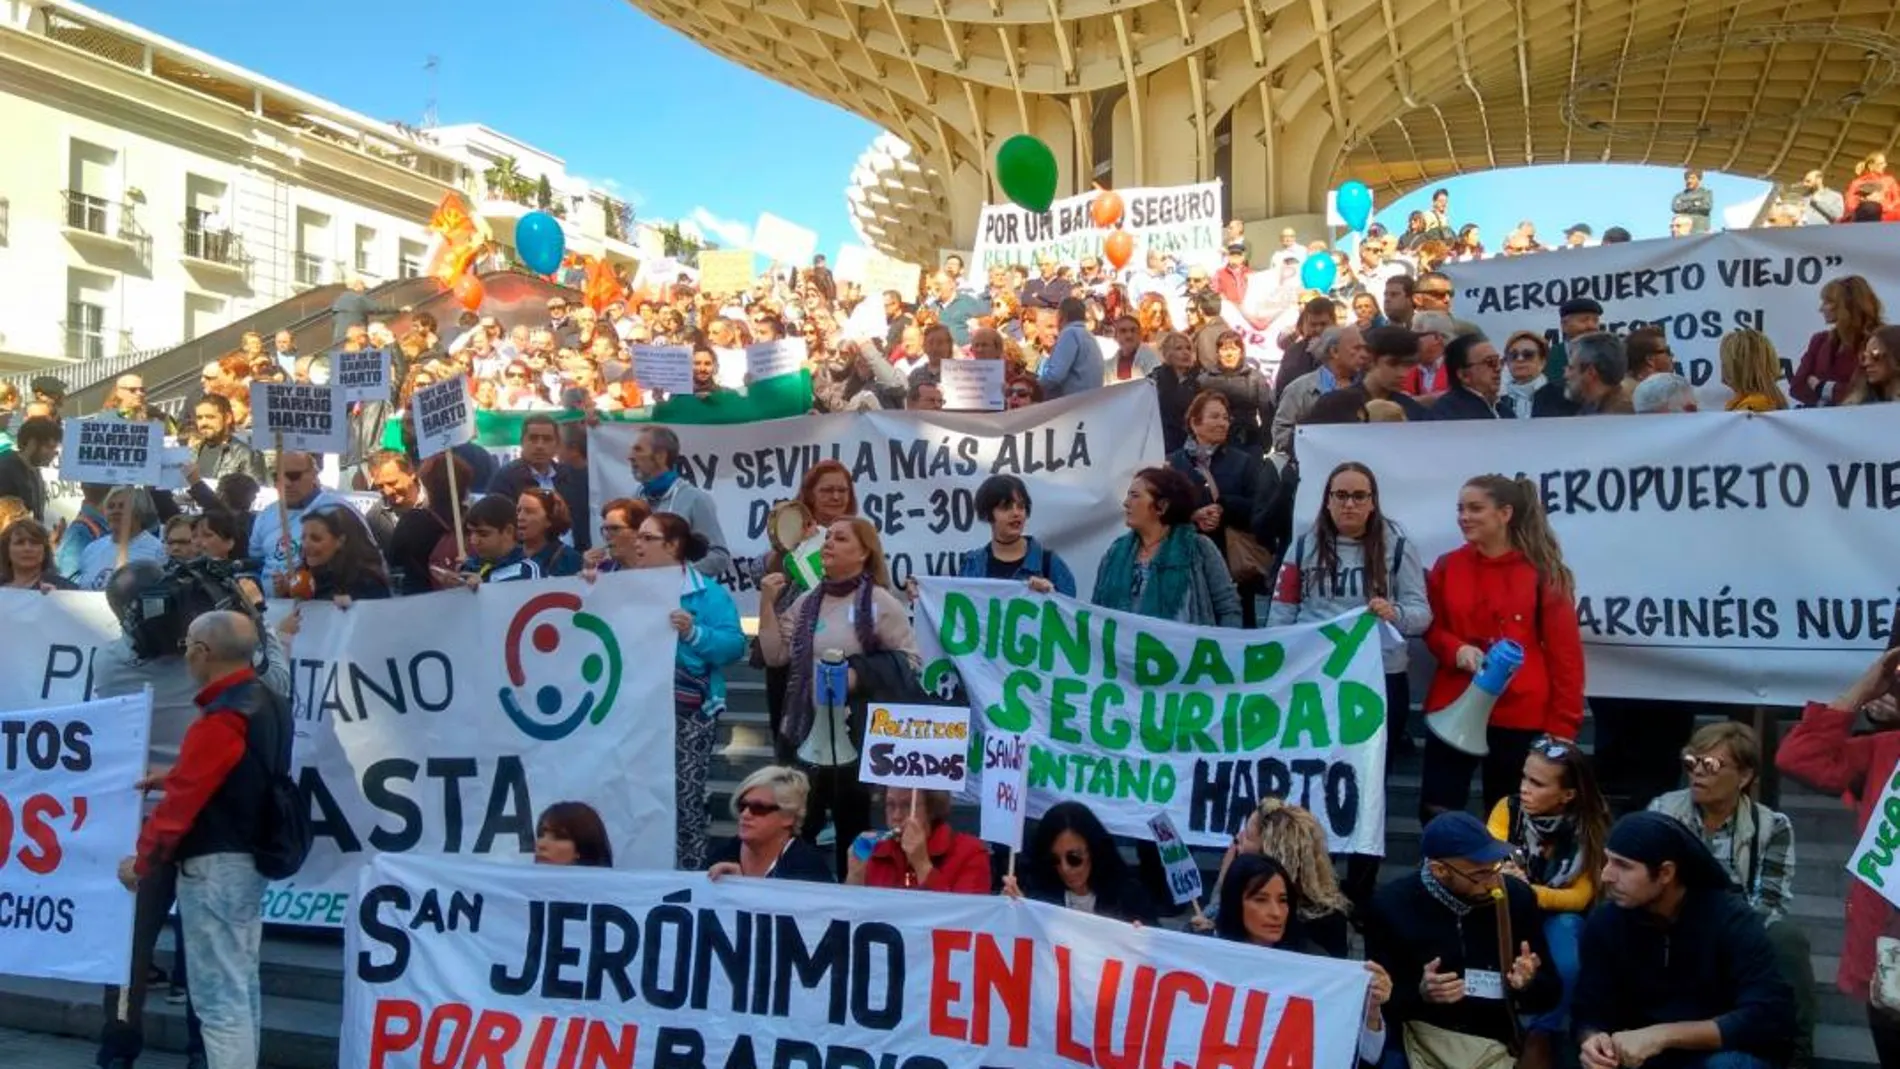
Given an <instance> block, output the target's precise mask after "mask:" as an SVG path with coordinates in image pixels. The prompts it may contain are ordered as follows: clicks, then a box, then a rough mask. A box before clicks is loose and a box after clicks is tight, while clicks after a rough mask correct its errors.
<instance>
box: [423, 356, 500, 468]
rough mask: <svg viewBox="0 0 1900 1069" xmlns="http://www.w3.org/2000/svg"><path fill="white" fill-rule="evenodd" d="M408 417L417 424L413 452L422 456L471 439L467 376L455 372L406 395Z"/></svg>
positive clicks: (472, 412) (472, 418) (471, 409)
mask: <svg viewBox="0 0 1900 1069" xmlns="http://www.w3.org/2000/svg"><path fill="white" fill-rule="evenodd" d="M409 419H410V422H411V423H413V424H414V425H415V428H416V455H417V456H420V457H422V458H423V459H424V460H427V459H428V458H430V457H432V456H434V455H436V454H437V453H440V452H442V451H443V450H445V449H453V448H455V447H456V446H458V445H461V444H462V443H463V442H467V441H472V440H473V439H474V437H475V406H474V405H473V404H472V403H470V400H469V396H468V376H466V375H457V376H455V377H454V378H452V379H447V380H444V381H442V382H438V383H434V384H432V385H429V386H424V387H422V388H421V389H419V390H417V391H416V392H415V393H414V394H412V395H411V396H410V398H409ZM517 440H518V439H517ZM451 478H453V473H451Z"/></svg>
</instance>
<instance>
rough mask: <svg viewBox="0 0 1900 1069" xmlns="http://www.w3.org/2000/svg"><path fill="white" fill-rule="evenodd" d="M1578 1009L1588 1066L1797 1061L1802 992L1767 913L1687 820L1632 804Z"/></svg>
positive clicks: (1618, 834) (1695, 1067) (1764, 1066)
mask: <svg viewBox="0 0 1900 1069" xmlns="http://www.w3.org/2000/svg"><path fill="white" fill-rule="evenodd" d="M1606 850H1607V853H1608V855H1609V860H1608V861H1607V862H1605V864H1604V866H1603V891H1604V897H1605V898H1606V899H1607V900H1608V901H1607V902H1606V903H1605V904H1604V905H1603V906H1601V907H1599V908H1598V909H1597V910H1596V911H1595V912H1594V913H1592V914H1591V915H1590V919H1589V920H1587V921H1585V922H1584V928H1583V937H1582V939H1581V941H1580V944H1579V957H1580V958H1581V962H1582V964H1581V966H1580V968H1579V971H1578V975H1577V989H1576V993H1575V996H1574V998H1573V1000H1572V1002H1571V1014H1572V1017H1573V1019H1574V1020H1575V1022H1576V1029H1577V1035H1578V1036H1579V1037H1580V1038H1581V1039H1582V1040H1583V1050H1582V1057H1581V1060H1582V1065H1583V1069H1620V1067H1622V1066H1630V1065H1641V1066H1645V1067H1647V1069H1771V1067H1774V1066H1782V1065H1786V1064H1787V1061H1788V1057H1789V1055H1790V1053H1791V1050H1792V1043H1791V1037H1792V1036H1793V1035H1794V1027H1795V1014H1794V993H1793V992H1792V991H1791V990H1789V988H1788V984H1787V982H1786V981H1784V980H1783V979H1782V978H1781V972H1780V970H1779V969H1777V968H1776V967H1775V956H1774V951H1773V950H1772V949H1771V948H1770V947H1769V944H1768V935H1767V933H1766V931H1765V930H1764V929H1763V928H1762V923H1761V919H1760V918H1759V917H1757V916H1756V915H1755V911H1754V910H1752V909H1750V908H1749V905H1748V902H1747V900H1746V899H1744V898H1742V896H1740V895H1738V894H1736V893H1734V891H1733V889H1732V888H1731V886H1730V884H1729V880H1728V876H1727V874H1726V873H1724V872H1723V871H1722V866H1721V865H1720V864H1719V863H1718V862H1717V861H1716V860H1715V856H1714V855H1713V854H1711V853H1709V849H1708V847H1706V846H1704V845H1702V841H1701V840H1700V839H1698V838H1696V836H1695V833H1693V832H1691V831H1690V830H1689V829H1688V828H1686V827H1684V826H1683V825H1682V823H1681V822H1680V821H1677V820H1675V819H1672V818H1670V817H1667V816H1664V815H1663V814H1661V813H1647V812H1645V813H1631V814H1630V815H1628V816H1626V817H1624V818H1623V819H1622V820H1619V821H1617V822H1616V827H1615V828H1614V829H1612V830H1611V832H1610V840H1609V843H1608V844H1607V848H1606Z"/></svg>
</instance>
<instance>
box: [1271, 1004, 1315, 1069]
mask: <svg viewBox="0 0 1900 1069" xmlns="http://www.w3.org/2000/svg"><path fill="white" fill-rule="evenodd" d="M1260 1069H1313V1000H1312V999H1310V998H1293V999H1288V1000H1287V1004H1286V1009H1284V1010H1282V1011H1280V1023H1279V1024H1278V1025H1276V1026H1275V1027H1274V1029H1273V1046H1272V1047H1271V1048H1269V1049H1268V1050H1267V1060H1266V1062H1265V1063H1263V1064H1262V1065H1261V1066H1260Z"/></svg>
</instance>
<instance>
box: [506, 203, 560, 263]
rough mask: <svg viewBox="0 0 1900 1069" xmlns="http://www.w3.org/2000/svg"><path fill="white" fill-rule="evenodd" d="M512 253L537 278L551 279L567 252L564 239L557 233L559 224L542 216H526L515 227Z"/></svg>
mask: <svg viewBox="0 0 1900 1069" xmlns="http://www.w3.org/2000/svg"><path fill="white" fill-rule="evenodd" d="M515 251H516V252H518V253H520V254H521V262H522V263H524V264H527V265H528V270H530V271H533V272H534V273H535V274H537V275H551V274H553V273H554V272H556V271H558V270H560V269H561V257H562V255H564V254H565V253H566V252H567V235H565V234H563V233H561V223H560V220H558V219H556V218H554V217H553V216H552V215H549V214H548V213H546V212H529V213H528V214H526V215H524V216H522V217H521V221H520V222H518V223H516V224H515Z"/></svg>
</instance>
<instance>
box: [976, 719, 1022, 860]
mask: <svg viewBox="0 0 1900 1069" xmlns="http://www.w3.org/2000/svg"><path fill="white" fill-rule="evenodd" d="M982 752H983V787H982V790H981V791H979V792H978V794H979V798H978V805H979V806H980V809H981V813H980V817H979V819H980V821H981V823H980V825H979V827H980V834H981V835H982V837H983V841H985V842H991V843H1000V844H1002V845H1003V846H1007V847H1009V848H1010V849H1011V850H1021V849H1022V848H1023V822H1024V821H1025V820H1027V819H1028V818H1029V740H1028V739H1027V738H1026V737H1024V736H1022V735H1018V734H1013V733H1011V732H1006V731H991V732H987V733H986V734H985V735H984V736H983V751H982Z"/></svg>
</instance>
